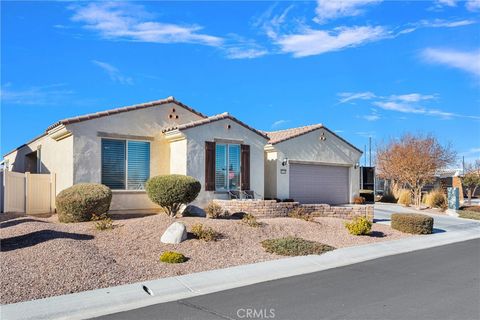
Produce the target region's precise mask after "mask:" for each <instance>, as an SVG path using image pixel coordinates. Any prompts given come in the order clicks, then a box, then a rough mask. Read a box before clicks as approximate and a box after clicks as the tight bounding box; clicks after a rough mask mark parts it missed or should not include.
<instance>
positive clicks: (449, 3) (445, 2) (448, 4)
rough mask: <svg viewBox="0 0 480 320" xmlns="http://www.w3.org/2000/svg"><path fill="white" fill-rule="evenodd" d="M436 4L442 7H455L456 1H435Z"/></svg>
mask: <svg viewBox="0 0 480 320" xmlns="http://www.w3.org/2000/svg"><path fill="white" fill-rule="evenodd" d="M437 3H438V4H440V5H443V6H448V7H455V6H456V5H457V0H437Z"/></svg>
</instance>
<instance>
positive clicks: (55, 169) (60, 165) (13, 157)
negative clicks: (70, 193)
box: [4, 135, 73, 194]
mask: <svg viewBox="0 0 480 320" xmlns="http://www.w3.org/2000/svg"><path fill="white" fill-rule="evenodd" d="M38 148H40V150H41V151H40V153H41V156H40V158H41V168H40V172H38V173H55V174H56V190H55V191H56V193H57V194H58V193H59V192H60V191H62V190H63V189H65V188H68V187H70V186H71V185H72V183H73V157H72V155H73V137H72V136H70V137H67V138H65V139H62V140H59V141H56V140H54V139H52V138H51V137H49V136H48V135H45V136H43V137H41V138H39V139H37V140H35V141H33V142H31V143H29V144H28V145H26V146H23V147H21V148H20V149H18V150H16V151H14V152H12V153H10V154H8V155H6V156H5V158H4V159H5V160H7V161H8V163H9V170H11V171H15V172H25V156H26V155H27V154H29V153H31V152H32V151H36V150H37V149H38Z"/></svg>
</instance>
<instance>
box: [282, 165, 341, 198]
mask: <svg viewBox="0 0 480 320" xmlns="http://www.w3.org/2000/svg"><path fill="white" fill-rule="evenodd" d="M348 185H349V183H348V167H340V166H325V165H313V164H297V163H291V164H290V198H292V199H294V200H295V201H299V202H301V203H328V204H343V203H348V202H349V201H348V200H349V199H348V198H349V197H348Z"/></svg>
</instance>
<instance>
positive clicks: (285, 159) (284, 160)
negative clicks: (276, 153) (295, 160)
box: [282, 157, 288, 167]
mask: <svg viewBox="0 0 480 320" xmlns="http://www.w3.org/2000/svg"><path fill="white" fill-rule="evenodd" d="M287 164H288V158H287V157H285V158H283V161H282V166H284V167H285V166H286V165H287Z"/></svg>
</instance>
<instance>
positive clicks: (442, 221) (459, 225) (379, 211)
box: [374, 202, 480, 233]
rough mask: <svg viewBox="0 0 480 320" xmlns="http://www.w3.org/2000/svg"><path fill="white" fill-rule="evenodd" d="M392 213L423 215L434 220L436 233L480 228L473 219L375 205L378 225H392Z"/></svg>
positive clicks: (389, 204)
mask: <svg viewBox="0 0 480 320" xmlns="http://www.w3.org/2000/svg"><path fill="white" fill-rule="evenodd" d="M392 213H421V214H426V215H429V216H431V217H433V219H434V223H433V227H434V233H439V232H445V231H455V230H457V231H458V230H464V229H470V228H475V227H479V226H480V222H477V221H475V220H471V219H462V218H455V217H452V216H447V215H442V214H434V213H428V212H425V211H423V210H416V209H415V208H412V207H404V206H402V205H399V204H391V203H379V202H377V203H375V210H374V219H375V222H376V223H383V224H388V225H389V224H390V216H391V215H392Z"/></svg>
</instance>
